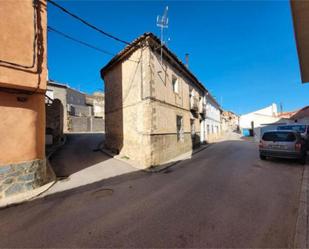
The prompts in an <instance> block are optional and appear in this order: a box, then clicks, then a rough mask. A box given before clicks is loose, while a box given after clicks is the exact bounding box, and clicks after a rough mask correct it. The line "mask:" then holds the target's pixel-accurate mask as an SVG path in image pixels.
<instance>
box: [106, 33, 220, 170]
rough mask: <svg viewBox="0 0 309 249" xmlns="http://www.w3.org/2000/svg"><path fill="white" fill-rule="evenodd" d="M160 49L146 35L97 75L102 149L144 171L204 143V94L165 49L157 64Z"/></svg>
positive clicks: (204, 91)
mask: <svg viewBox="0 0 309 249" xmlns="http://www.w3.org/2000/svg"><path fill="white" fill-rule="evenodd" d="M160 46H161V44H160V40H159V39H158V38H157V37H156V36H155V35H153V34H152V33H145V34H144V35H142V36H140V37H139V38H137V39H136V40H135V41H133V42H132V43H131V44H130V45H128V46H127V47H126V48H125V49H124V50H122V51H121V52H120V53H118V54H117V55H116V56H115V57H114V58H113V59H112V60H111V61H110V62H109V63H108V64H107V65H106V66H105V67H104V68H102V70H101V76H102V79H103V80H104V82H105V130H106V140H105V146H106V147H107V148H108V149H110V150H112V151H114V152H116V153H119V154H120V155H121V156H124V157H128V158H130V159H131V160H134V161H137V162H139V163H140V167H142V168H146V167H150V166H155V165H159V164H162V163H164V162H166V161H168V160H170V159H172V158H174V157H176V156H178V155H180V154H182V153H185V152H188V151H192V149H193V148H194V147H196V146H198V145H199V144H200V143H201V142H205V141H206V136H205V134H206V132H205V124H206V121H205V119H206V117H205V116H206V114H205V112H206V104H207V100H206V98H205V93H206V92H207V90H206V89H205V87H204V86H203V85H202V84H201V83H200V82H199V80H198V79H197V78H196V77H195V76H194V75H193V74H192V73H191V72H190V70H189V69H188V67H187V66H186V65H184V64H183V63H182V62H181V61H180V60H179V59H178V58H177V57H176V56H175V55H174V54H173V53H172V52H171V51H170V50H169V49H168V48H166V47H165V46H162V60H161V57H160ZM219 119H220V117H219ZM201 127H204V131H203V128H201ZM201 129H202V134H201Z"/></svg>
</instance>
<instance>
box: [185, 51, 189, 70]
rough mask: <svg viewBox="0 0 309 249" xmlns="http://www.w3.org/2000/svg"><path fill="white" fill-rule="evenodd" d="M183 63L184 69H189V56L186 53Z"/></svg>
mask: <svg viewBox="0 0 309 249" xmlns="http://www.w3.org/2000/svg"><path fill="white" fill-rule="evenodd" d="M185 61H186V63H185V65H186V67H187V68H189V54H188V53H186V55H185Z"/></svg>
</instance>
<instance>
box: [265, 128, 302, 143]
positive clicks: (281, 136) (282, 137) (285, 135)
mask: <svg viewBox="0 0 309 249" xmlns="http://www.w3.org/2000/svg"><path fill="white" fill-rule="evenodd" d="M295 139H296V137H295V134H294V133H293V132H284V131H274V132H265V133H264V135H263V137H262V140H264V141H273V142H293V141H295Z"/></svg>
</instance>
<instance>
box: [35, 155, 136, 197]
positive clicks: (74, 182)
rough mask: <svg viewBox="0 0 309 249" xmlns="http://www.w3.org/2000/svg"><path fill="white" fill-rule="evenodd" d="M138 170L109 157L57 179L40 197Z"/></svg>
mask: <svg viewBox="0 0 309 249" xmlns="http://www.w3.org/2000/svg"><path fill="white" fill-rule="evenodd" d="M138 170H139V169H136V168H133V167H132V166H130V165H129V164H127V163H124V162H122V161H119V160H116V159H114V158H110V159H108V160H106V161H104V162H99V163H97V164H94V165H92V166H90V167H87V168H85V169H83V170H80V171H78V172H76V173H74V174H72V175H70V176H69V177H68V178H64V179H62V180H58V181H57V182H56V183H55V184H54V185H53V186H52V187H51V188H50V189H49V190H47V191H46V192H45V193H43V194H42V195H40V197H44V196H47V195H51V194H54V193H58V192H62V191H66V190H69V189H73V188H77V187H80V186H84V185H88V184H91V183H94V182H99V181H101V180H104V179H108V178H111V177H115V176H119V175H123V174H127V173H132V172H135V171H138Z"/></svg>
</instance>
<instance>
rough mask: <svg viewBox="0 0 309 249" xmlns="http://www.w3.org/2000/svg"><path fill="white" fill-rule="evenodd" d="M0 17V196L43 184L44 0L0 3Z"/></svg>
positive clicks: (44, 171)
mask: <svg viewBox="0 0 309 249" xmlns="http://www.w3.org/2000/svg"><path fill="white" fill-rule="evenodd" d="M0 16H1V20H2V21H1V22H0V30H1V36H0V47H1V49H0V117H1V122H0V137H1V139H0V198H2V197H8V196H11V195H14V194H17V193H21V192H24V191H27V190H30V189H33V188H35V187H37V186H40V185H41V184H43V183H44V178H45V174H46V164H45V151H44V148H45V97H44V93H45V90H46V75H47V68H46V2H45V1H43V0H41V1H38V5H37V6H35V8H34V7H33V2H32V1H31V0H23V1H2V2H1V8H0ZM35 32H36V33H37V40H35V39H34V37H35Z"/></svg>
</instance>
